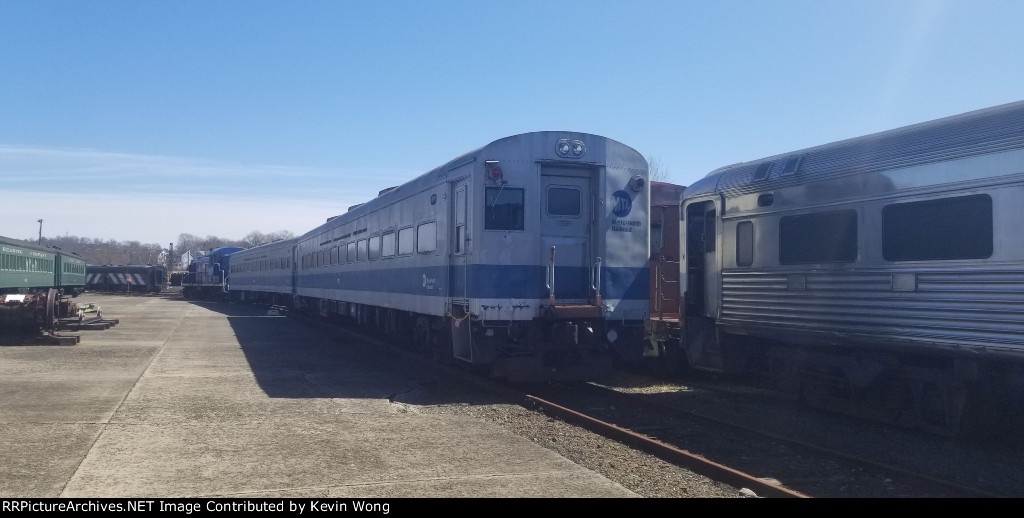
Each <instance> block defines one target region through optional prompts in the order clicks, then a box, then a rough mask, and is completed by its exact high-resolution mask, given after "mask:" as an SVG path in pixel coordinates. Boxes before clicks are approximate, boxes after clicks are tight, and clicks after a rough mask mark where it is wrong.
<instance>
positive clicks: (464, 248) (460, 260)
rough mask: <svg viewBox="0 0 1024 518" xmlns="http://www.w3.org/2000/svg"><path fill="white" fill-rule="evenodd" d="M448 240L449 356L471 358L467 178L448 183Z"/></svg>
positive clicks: (468, 360) (468, 359) (462, 358)
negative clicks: (450, 337) (449, 243)
mask: <svg viewBox="0 0 1024 518" xmlns="http://www.w3.org/2000/svg"><path fill="white" fill-rule="evenodd" d="M451 200H452V203H451V210H452V214H451V218H449V221H450V222H451V223H450V224H451V240H452V246H451V248H450V250H449V263H448V264H449V267H448V286H449V291H448V294H449V311H450V313H451V316H452V322H451V326H452V328H451V335H452V355H453V356H454V357H456V358H458V359H460V360H464V361H467V362H472V361H473V343H472V334H471V333H470V322H469V285H468V284H469V257H470V252H469V243H470V240H469V205H470V204H469V180H467V179H462V180H458V181H455V182H453V183H452V185H451Z"/></svg>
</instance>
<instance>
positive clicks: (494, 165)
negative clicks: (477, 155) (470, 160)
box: [484, 160, 503, 182]
mask: <svg viewBox="0 0 1024 518" xmlns="http://www.w3.org/2000/svg"><path fill="white" fill-rule="evenodd" d="M484 164H486V168H487V179H488V180H490V181H492V182H498V181H501V177H502V176H503V175H502V172H501V168H500V167H498V161H497V160H488V161H486V162H484Z"/></svg>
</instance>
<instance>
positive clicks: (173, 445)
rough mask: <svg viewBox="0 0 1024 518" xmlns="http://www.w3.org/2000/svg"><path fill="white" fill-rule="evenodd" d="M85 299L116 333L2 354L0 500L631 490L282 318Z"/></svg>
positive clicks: (169, 303) (246, 309)
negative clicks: (435, 408) (448, 408)
mask: <svg viewBox="0 0 1024 518" xmlns="http://www.w3.org/2000/svg"><path fill="white" fill-rule="evenodd" d="M76 301H78V302H79V303H80V304H81V303H84V302H95V303H97V304H99V306H100V307H101V309H102V311H103V314H104V316H105V317H108V318H117V319H119V320H120V323H119V324H118V325H117V326H115V327H112V328H111V329H108V330H104V331H81V332H79V334H80V335H81V336H82V339H81V342H80V343H79V344H78V345H74V346H0V497H6V498H32V497H35V498H39V497H61V498H84V497H125V498H135V497H157V498H158V497H164V498H167V497H295V498H341V497H361V498H399V497H417V498H418V497H439V498H459V497H541V498H546V497H632V496H636V495H635V494H634V493H632V492H630V491H629V490H627V489H625V488H623V487H622V486H620V485H618V484H616V483H614V482H611V481H609V480H608V479H606V478H604V477H602V476H600V475H599V474H597V473H594V472H592V471H590V470H588V469H585V468H582V467H580V466H578V465H576V464H574V463H572V462H570V461H569V460H567V459H565V458H563V457H561V456H559V455H557V454H555V453H553V452H551V451H550V450H548V449H545V448H543V447H541V446H537V445H535V444H534V443H533V442H531V441H529V440H526V439H524V438H522V437H519V436H517V435H514V434H510V433H509V432H507V431H505V430H503V429H502V428H500V427H498V426H497V425H495V424H493V423H490V422H487V421H484V420H477V419H473V418H468V417H465V416H452V415H443V414H439V413H419V412H417V411H416V409H417V408H418V407H419V406H422V405H431V404H437V403H439V401H436V396H433V395H431V394H430V393H429V392H426V391H424V390H423V389H422V387H421V386H420V385H419V384H418V383H417V381H416V380H415V379H408V378H407V377H405V376H403V375H402V374H401V372H400V370H399V369H395V368H392V367H389V366H388V365H386V364H384V362H382V361H381V360H380V358H379V357H377V356H375V355H368V354H366V351H365V349H364V348H360V347H346V346H345V344H343V343H339V342H338V341H337V340H332V339H329V338H327V337H325V336H323V335H321V334H319V333H317V332H315V331H312V330H310V329H308V328H306V327H303V326H301V325H299V324H297V323H296V322H294V321H292V320H290V319H288V318H287V317H281V316H268V315H266V314H265V313H263V312H262V310H259V309H257V308H255V307H250V306H243V305H234V304H193V303H190V302H187V301H184V300H180V299H172V298H164V297H153V296H137V297H125V296H115V295H94V294H90V293H87V294H84V295H81V296H79V297H78V298H77V299H76ZM396 395H401V397H396ZM402 401H404V403H403V402H402ZM410 402H414V403H410Z"/></svg>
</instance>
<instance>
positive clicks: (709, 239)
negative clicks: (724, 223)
mask: <svg viewBox="0 0 1024 518" xmlns="http://www.w3.org/2000/svg"><path fill="white" fill-rule="evenodd" d="M715 232H716V231H715V211H713V210H709V211H707V212H706V213H705V214H704V251H705V252H714V251H715V244H716V243H717V242H718V235H717V234H716V233H715Z"/></svg>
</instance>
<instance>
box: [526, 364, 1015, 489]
mask: <svg viewBox="0 0 1024 518" xmlns="http://www.w3.org/2000/svg"><path fill="white" fill-rule="evenodd" d="M532 397H533V398H536V399H537V400H543V401H545V402H546V405H548V406H552V407H555V408H564V407H563V404H562V403H560V402H562V401H567V402H566V403H564V405H565V406H566V407H573V408H587V409H588V414H590V416H591V417H588V419H594V420H595V421H600V422H605V423H610V425H611V426H612V427H614V428H621V429H628V430H632V432H631V433H632V434H640V435H642V436H643V437H645V438H648V439H651V440H653V441H655V442H657V443H659V444H664V445H666V446H667V447H668V448H671V449H673V450H676V451H682V452H685V453H686V455H687V457H697V458H700V459H703V460H706V461H707V462H709V463H713V464H721V465H723V466H729V467H730V468H729V469H732V470H736V471H738V472H740V473H743V474H744V475H745V476H746V477H749V479H750V480H759V481H765V483H766V484H768V485H763V486H759V488H760V489H761V491H772V490H773V489H772V486H778V487H781V488H784V489H786V490H787V491H791V492H793V493H796V494H799V495H806V496H809V497H826V498H836V497H838V498H879V497H919V498H924V497H928V498H944V497H975V498H976V497H997V496H1008V495H1000V494H997V493H993V492H990V491H987V490H985V489H982V488H977V487H967V486H964V485H962V484H960V483H958V482H954V481H950V480H943V479H941V478H936V477H934V476H931V475H929V474H926V473H925V472H915V471H913V470H910V469H907V468H905V467H901V466H899V465H897V464H894V463H891V462H886V461H884V460H882V459H879V458H877V457H872V456H868V455H866V454H864V453H860V454H858V453H853V452H851V451H844V450H841V449H837V448H834V447H830V446H826V445H823V444H821V443H815V442H811V441H808V440H806V439H800V438H794V437H789V436H786V435H785V434H782V433H779V432H778V431H777V429H774V428H771V427H763V426H761V425H762V421H760V420H753V421H752V422H753V423H754V424H752V425H744V424H743V423H741V422H735V421H732V420H729V419H727V418H725V417H722V416H720V415H712V414H708V413H701V412H696V411H694V410H692V409H688V408H682V407H680V406H678V403H677V404H672V403H666V402H660V401H658V400H657V399H652V398H646V397H644V396H643V395H638V394H629V393H626V392H622V391H619V390H615V389H614V388H609V387H606V386H602V385H598V384H582V385H577V386H574V387H572V389H571V390H564V389H558V388H551V389H549V390H546V391H545V395H544V397H545V398H547V399H541V398H540V397H538V396H532ZM549 399H550V400H552V401H548V400H549ZM538 404H539V403H538ZM768 411H769V412H771V410H768ZM556 412H557V413H558V414H559V415H560V416H563V417H564V418H566V419H572V420H574V421H576V420H579V418H576V417H574V416H573V415H572V411H569V412H568V413H567V412H565V411H563V410H556ZM827 418H828V416H813V417H811V418H808V419H807V420H805V421H803V423H802V424H803V426H804V427H805V428H812V427H814V426H816V423H817V421H816V420H817V419H827ZM610 433H612V434H615V435H616V436H621V434H618V433H616V432H615V431H614V430H612V431H611V432H610ZM849 433H851V434H856V433H857V432H856V430H851V431H850V432H849ZM923 439H924V440H926V441H930V440H931V439H932V438H930V437H923ZM638 444H641V446H637V447H643V446H642V443H638ZM709 476H711V475H709ZM724 476H727V475H724ZM717 479H718V480H723V481H725V482H727V483H730V484H734V482H733V481H732V480H730V479H727V478H717ZM747 483H748V484H749V483H750V482H747ZM734 485H735V484H734ZM748 487H749V486H748ZM775 496H781V495H777V494H776V495H775Z"/></svg>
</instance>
